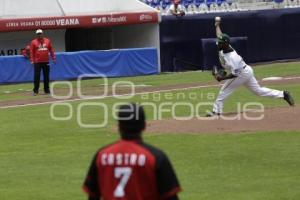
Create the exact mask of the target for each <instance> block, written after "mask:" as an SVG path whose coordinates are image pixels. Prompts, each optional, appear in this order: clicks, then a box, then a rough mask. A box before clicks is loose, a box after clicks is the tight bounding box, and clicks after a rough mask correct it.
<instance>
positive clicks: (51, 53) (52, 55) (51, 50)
mask: <svg viewBox="0 0 300 200" xmlns="http://www.w3.org/2000/svg"><path fill="white" fill-rule="evenodd" d="M49 51H50V55H51V58H52V60H53V61H56V57H55V53H54V49H53V46H52V43H51V41H50V40H49Z"/></svg>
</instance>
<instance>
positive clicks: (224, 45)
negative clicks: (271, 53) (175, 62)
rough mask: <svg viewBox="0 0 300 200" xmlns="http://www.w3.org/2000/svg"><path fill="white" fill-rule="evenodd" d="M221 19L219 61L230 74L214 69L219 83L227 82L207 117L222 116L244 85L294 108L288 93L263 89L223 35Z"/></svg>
mask: <svg viewBox="0 0 300 200" xmlns="http://www.w3.org/2000/svg"><path fill="white" fill-rule="evenodd" d="M220 24H221V18H220V17H216V18H215V27H216V36H217V45H218V49H219V60H220V63H221V65H222V66H223V68H224V69H226V70H227V71H228V72H230V73H229V74H227V73H225V72H224V71H222V70H219V69H217V68H214V69H213V72H212V74H213V76H214V77H215V79H216V80H217V81H219V82H220V81H222V80H226V82H225V84H224V85H223V87H222V88H221V90H220V92H219V94H218V97H217V99H216V101H215V103H214V106H213V111H212V113H209V114H208V115H207V116H208V117H210V116H213V115H220V114H222V112H223V104H224V101H225V100H226V99H227V98H228V97H229V95H230V94H231V93H232V92H233V91H234V90H235V89H237V88H238V87H239V86H241V85H244V86H246V88H248V89H249V90H251V91H252V92H253V93H254V94H256V95H258V96H263V97H272V98H283V99H284V100H285V101H286V102H287V103H288V104H289V105H290V106H294V100H293V98H292V96H291V94H290V93H289V92H288V91H279V90H273V89H269V88H265V87H261V86H260V85H259V84H258V82H257V80H256V78H255V76H254V73H253V69H252V68H251V67H250V66H249V65H247V64H246V63H245V62H244V60H243V58H242V57H241V56H240V55H239V54H237V52H236V51H235V50H234V49H233V48H232V47H231V45H230V37H229V36H228V35H227V34H225V33H222V31H221V28H220Z"/></svg>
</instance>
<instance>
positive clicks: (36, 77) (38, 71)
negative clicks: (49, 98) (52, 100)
mask: <svg viewBox="0 0 300 200" xmlns="http://www.w3.org/2000/svg"><path fill="white" fill-rule="evenodd" d="M41 70H43V76H44V91H45V93H49V92H50V90H49V73H50V67H49V63H35V64H34V88H33V92H34V93H39V88H40V76H41Z"/></svg>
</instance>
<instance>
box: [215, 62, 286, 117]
mask: <svg viewBox="0 0 300 200" xmlns="http://www.w3.org/2000/svg"><path fill="white" fill-rule="evenodd" d="M241 85H244V86H246V87H247V88H248V89H249V90H251V91H252V92H253V93H254V94H256V95H258V96H262V97H272V98H283V91H279V90H273V89H269V88H265V87H261V86H260V85H259V84H258V82H257V80H256V78H255V77H254V74H253V69H252V68H251V67H250V66H247V67H245V68H244V69H243V70H242V72H241V74H240V75H239V76H238V77H236V78H233V79H229V80H227V81H226V82H225V84H224V85H223V87H222V88H221V90H220V92H219V95H218V97H217V99H216V101H215V104H214V107H213V111H214V112H215V113H222V111H223V105H224V101H225V100H226V99H227V97H229V95H230V94H231V93H232V92H233V91H234V90H235V89H236V88H238V87H239V86H241Z"/></svg>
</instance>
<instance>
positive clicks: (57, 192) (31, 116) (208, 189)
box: [0, 63, 300, 200]
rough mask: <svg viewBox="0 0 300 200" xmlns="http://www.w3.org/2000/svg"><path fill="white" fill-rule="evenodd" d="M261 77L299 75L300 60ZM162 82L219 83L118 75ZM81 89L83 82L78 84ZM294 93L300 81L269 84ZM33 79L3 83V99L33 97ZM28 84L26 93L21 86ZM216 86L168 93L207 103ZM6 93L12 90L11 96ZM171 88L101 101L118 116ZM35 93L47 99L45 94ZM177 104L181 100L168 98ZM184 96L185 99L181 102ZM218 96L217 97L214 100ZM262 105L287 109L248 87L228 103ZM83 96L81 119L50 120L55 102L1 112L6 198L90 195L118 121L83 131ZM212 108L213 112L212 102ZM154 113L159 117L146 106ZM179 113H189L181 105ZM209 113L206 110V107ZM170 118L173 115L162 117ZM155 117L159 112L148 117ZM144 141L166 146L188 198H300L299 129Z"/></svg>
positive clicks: (93, 116)
mask: <svg viewBox="0 0 300 200" xmlns="http://www.w3.org/2000/svg"><path fill="white" fill-rule="evenodd" d="M254 70H255V73H256V77H257V78H258V79H260V78H263V77H268V76H300V63H280V64H273V65H265V66H259V67H255V68H254ZM119 80H126V81H132V82H134V83H135V84H146V85H152V86H155V87H160V86H165V85H177V84H187V83H203V84H205V83H209V82H210V83H214V84H216V83H215V82H213V81H212V77H211V76H210V73H209V72H186V73H174V74H161V75H157V76H144V77H131V78H120V79H119V78H112V79H109V85H112V84H113V83H114V82H115V81H119ZM99 82H100V83H101V81H99V80H95V79H94V80H86V81H84V83H83V87H84V88H97V87H99ZM72 84H73V86H74V87H76V83H75V82H73V83H72ZM268 86H269V87H272V88H276V89H287V90H289V91H291V92H292V94H293V95H294V98H295V100H296V104H298V105H299V101H300V100H299V99H300V84H287V85H278V84H277V85H268ZM31 87H32V85H31V84H18V85H3V86H0V99H1V100H0V102H1V101H12V100H16V99H18V100H22V99H23V100H24V99H32V98H33V97H32V96H30V95H24V94H25V93H24V90H30V89H31ZM20 89H21V90H20ZM218 90H219V89H218V88H217V87H211V88H201V89H190V90H178V91H172V92H169V93H168V94H169V95H170V94H172V95H174V96H176V94H178V93H183V94H185V95H186V96H188V95H189V94H190V93H196V94H199V95H200V94H202V95H203V96H201V99H199V98H200V96H198V99H193V100H189V102H192V103H193V104H196V103H197V102H199V101H207V95H206V94H209V93H217V92H218ZM5 91H10V92H11V93H10V94H7V93H6V92H5ZM165 94H166V92H163V93H158V94H156V96H153V95H149V96H148V97H147V99H146V100H145V96H141V95H137V96H135V97H132V98H131V99H130V100H118V99H115V98H105V99H101V100H89V101H86V102H98V103H99V102H101V103H105V104H106V105H108V109H109V110H110V113H112V111H113V109H112V107H113V105H114V104H115V103H118V102H124V101H125V102H126V101H134V102H140V103H142V102H145V101H149V102H151V103H154V104H157V105H158V104H160V103H163V102H166V101H167V100H168V98H167V97H166V95H165ZM158 95H161V96H160V98H159V99H158ZM36 98H43V97H42V96H38V97H36ZM169 101H171V102H176V100H174V99H173V100H169ZM179 101H186V99H180V100H179ZM210 101H213V100H210ZM248 101H258V102H262V103H263V104H264V105H265V106H266V107H279V106H280V107H284V106H287V104H286V103H285V102H283V101H282V100H273V99H268V98H261V97H256V96H254V95H252V94H251V93H250V92H249V91H247V90H246V89H244V88H241V89H239V90H238V91H236V92H235V93H234V94H233V95H232V96H231V97H230V98H229V100H228V101H227V102H226V104H225V111H226V112H232V111H236V106H235V102H242V103H246V102H248ZM82 102H84V101H76V102H71V103H70V104H71V106H72V109H73V110H74V117H72V118H71V119H70V120H67V121H55V120H52V119H51V117H50V106H51V105H39V106H28V107H19V108H9V109H0V121H1V125H0V130H1V131H0V168H1V170H0V199H1V200H19V199H20V200H21V199H22V200H24V199H25V200H29V199H53V200H65V199H72V200H83V199H86V196H85V194H84V193H83V192H82V190H81V185H82V182H83V180H84V178H85V175H86V171H87V168H88V166H89V164H90V161H91V158H92V156H93V154H94V153H95V152H96V150H97V149H98V148H100V147H101V146H103V145H105V144H108V143H110V142H113V141H115V140H116V139H117V138H118V134H116V133H115V128H114V127H115V125H116V122H115V121H114V120H113V117H112V115H111V114H110V115H109V116H108V118H109V120H108V126H106V127H104V128H81V127H80V126H79V125H78V123H77V120H76V117H75V116H76V115H77V114H78V112H77V108H78V106H79V105H80V103H82ZM207 109H210V108H209V107H208V108H207ZM146 112H147V114H148V115H149V116H153V113H152V111H151V109H150V108H148V107H146ZM176 112H178V115H181V116H184V115H186V113H185V110H184V109H178V110H177V111H176ZM102 113H103V110H101V109H97V108H95V107H87V108H86V109H84V111H83V112H82V118H83V120H82V121H83V122H84V123H91V124H93V123H98V122H99V121H103V120H104V116H103V114H102ZM203 114H204V112H203ZM55 115H56V116H61V117H63V116H67V115H68V109H66V108H65V107H60V108H58V109H55ZM163 117H164V118H170V114H169V113H165V114H164V115H163ZM149 118H150V120H151V118H152V117H149ZM144 138H145V141H146V142H149V143H151V144H153V145H154V146H157V147H159V148H161V149H163V150H164V151H165V152H166V153H167V154H168V155H169V157H170V159H171V160H172V163H173V165H174V167H175V169H176V172H177V175H178V177H179V180H180V183H181V185H182V188H183V192H182V193H180V198H181V199H183V200H199V199H209V200H219V199H222V200H224V199H226V200H248V199H249V200H269V199H270V200H273V199H274V200H283V199H284V200H292V199H293V200H297V199H300V168H299V166H300V130H299V131H295V132H288V131H287V132H258V133H251V134H247V133H242V134H236V133H235V134H226V135H223V134H189V133H186V134H161V133H159V132H158V133H157V134H147V133H146V134H145V137H144Z"/></svg>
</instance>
